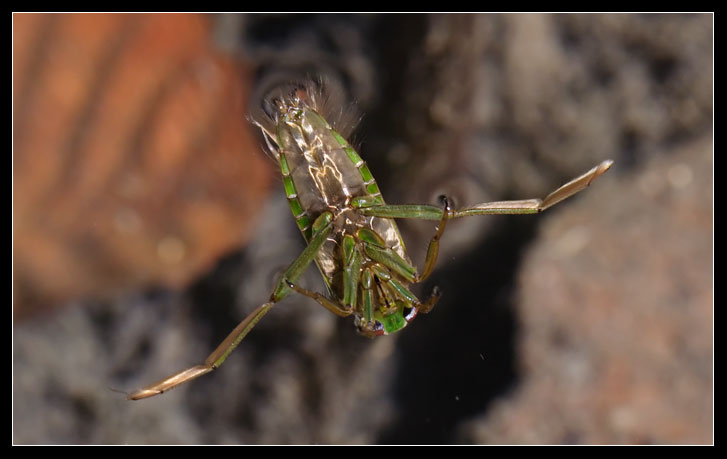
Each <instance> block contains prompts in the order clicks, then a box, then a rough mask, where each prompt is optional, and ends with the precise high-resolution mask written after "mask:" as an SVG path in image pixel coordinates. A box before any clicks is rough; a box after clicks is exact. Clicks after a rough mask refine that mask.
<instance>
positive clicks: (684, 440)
mask: <svg viewBox="0 0 727 459" xmlns="http://www.w3.org/2000/svg"><path fill="white" fill-rule="evenodd" d="M615 168H618V164H616V165H615ZM712 174H713V162H712V142H711V136H709V137H704V138H702V139H701V140H699V141H695V142H691V143H690V144H688V145H684V146H681V147H679V148H677V149H675V151H673V152H672V153H671V154H670V155H664V156H660V157H659V158H658V159H656V160H654V161H650V162H649V163H648V164H646V165H645V167H643V168H642V169H641V170H640V172H639V173H638V174H631V175H628V176H624V177H623V178H621V179H619V180H618V181H617V180H614V178H615V177H614V178H611V177H609V176H608V175H607V176H604V178H603V179H601V181H600V182H599V183H598V187H597V188H598V189H596V187H595V185H594V188H592V189H590V190H588V196H587V197H584V198H583V200H582V201H581V202H579V203H577V205H574V206H572V208H570V209H568V210H566V211H564V212H562V213H561V214H560V215H559V216H558V218H554V219H552V220H548V222H547V223H546V225H545V226H544V228H543V231H542V233H541V240H540V242H539V243H538V244H537V245H536V246H535V247H534V249H533V250H532V252H531V254H530V257H529V259H528V261H527V263H526V264H525V266H524V269H523V272H522V275H521V277H520V282H521V286H522V290H521V297H520V302H519V310H520V315H521V318H522V322H521V325H522V330H521V332H520V334H521V336H522V338H521V339H522V349H521V358H522V373H523V374H522V378H523V383H522V385H521V386H519V387H518V388H517V390H516V391H515V392H514V393H513V394H511V395H510V396H508V397H504V398H502V399H501V400H500V401H499V402H498V403H496V404H495V406H494V408H493V409H492V410H491V411H490V412H489V413H487V415H485V416H482V417H481V418H480V419H479V420H478V421H475V422H473V423H472V424H471V425H470V427H469V432H470V434H471V437H470V441H473V442H477V443H588V444H593V443H597V444H614V443H620V444H631V443H637V444H643V443H651V444H653V443H659V444H674V443H677V444H705V443H706V444H709V443H712V442H713V441H714V438H713V437H712V419H713V401H714V400H713V397H712V394H713V390H714V388H713V385H712V381H713V379H712V378H713V374H712V370H713V349H712V342H713V339H714V335H713V303H714V296H713V295H714V291H713V283H712V282H713V276H714V273H713V264H712V263H713V253H714V252H713V249H714V247H713V232H712V228H713V220H712V210H713V195H712V190H713V182H712ZM594 207H595V208H597V209H600V212H599V213H598V216H597V217H595V216H594V214H593V213H590V212H589V209H592V208H594Z"/></svg>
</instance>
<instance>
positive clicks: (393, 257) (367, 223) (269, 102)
mask: <svg viewBox="0 0 727 459" xmlns="http://www.w3.org/2000/svg"><path fill="white" fill-rule="evenodd" d="M328 104H330V100H329V98H328V94H327V93H326V92H325V89H324V88H323V87H322V85H321V84H319V83H314V82H305V83H300V84H289V85H284V86H281V87H279V88H277V89H276V90H274V91H271V92H270V93H269V94H268V96H267V97H266V98H265V100H264V102H263V110H262V112H261V113H260V115H259V116H255V118H254V119H253V123H254V124H255V125H256V126H258V127H259V128H260V129H261V131H262V133H263V136H264V137H265V142H266V144H267V147H268V149H269V151H270V154H271V155H272V156H273V157H274V158H275V159H276V161H277V162H278V164H279V166H280V172H281V175H282V179H283V186H284V189H285V195H286V197H287V200H288V204H289V205H290V209H291V211H292V213H293V217H294V219H295V222H296V224H297V225H298V228H299V229H300V231H301V233H302V234H303V238H304V239H305V241H306V244H307V245H306V247H305V249H304V250H303V252H302V253H301V254H300V255H298V257H297V258H296V259H295V260H293V262H292V263H291V264H290V265H289V266H288V267H287V269H286V270H285V271H284V273H283V275H282V276H281V278H280V279H279V280H278V282H277V284H276V286H275V288H274V290H273V292H272V293H271V295H270V298H269V300H268V302H267V303H265V304H262V305H260V306H258V307H257V308H256V309H255V310H254V311H253V312H252V313H250V314H249V315H248V316H247V317H246V318H245V319H244V320H243V321H242V322H240V324H238V325H237V327H235V329H234V330H233V331H232V332H231V333H230V334H229V335H228V336H227V338H225V340H224V341H223V342H222V343H221V344H220V345H219V346H218V347H217V349H215V350H214V351H213V352H212V353H211V354H210V355H209V356H208V357H207V359H206V360H205V362H204V363H202V364H200V365H195V366H193V367H190V368H188V369H186V370H183V371H181V372H179V373H176V374H174V375H172V376H170V377H168V378H165V379H163V380H161V381H158V382H155V383H153V384H150V385H148V386H146V387H144V388H142V389H139V390H137V391H134V392H132V393H130V394H128V397H127V398H128V399H130V400H140V399H144V398H148V397H152V396H154V395H159V394H161V393H163V392H165V391H167V390H169V389H172V388H174V387H176V386H178V385H180V384H183V383H185V382H188V381H191V380H192V379H195V378H197V377H199V376H202V375H204V374H206V373H209V372H210V371H212V370H214V369H216V368H217V367H219V366H220V365H221V364H222V363H223V362H224V361H225V359H227V357H228V356H229V355H230V353H231V352H232V351H233V350H234V349H235V348H236V347H237V345H238V344H239V343H240V342H241V341H242V340H243V339H244V338H245V336H247V334H248V333H249V332H250V331H251V330H252V329H253V327H255V325H256V324H257V323H258V322H259V321H260V320H261V319H262V318H263V317H264V316H265V315H266V314H267V313H268V312H269V311H270V310H271V309H272V307H273V306H274V305H275V304H276V303H278V302H279V301H281V300H282V299H283V298H285V297H287V296H288V295H289V294H290V293H292V292H297V293H299V294H301V295H304V296H307V297H309V298H311V299H313V300H314V301H316V302H318V303H319V304H320V305H321V306H323V307H324V308H326V309H328V310H329V311H331V312H332V313H334V314H336V315H339V316H341V317H347V316H353V319H354V324H355V326H356V328H357V329H358V331H359V332H360V333H361V334H362V335H365V336H368V337H376V336H380V335H387V334H391V333H395V332H397V331H399V330H401V329H402V328H404V327H405V326H406V325H407V324H408V323H409V322H411V321H412V320H413V319H414V317H415V316H416V315H417V314H419V313H428V312H429V311H430V310H431V309H432V308H433V307H434V305H435V304H436V302H437V300H438V299H439V296H440V291H439V289H438V288H436V287H435V288H434V290H433V291H432V293H431V295H430V296H429V297H428V298H427V299H425V300H423V301H421V300H420V299H419V298H417V296H416V295H414V294H413V293H412V292H411V290H410V289H409V286H410V285H411V284H416V283H419V282H422V281H423V280H425V279H426V278H427V277H429V275H430V274H431V273H432V271H433V269H434V266H435V264H436V261H437V255H438V253H439V240H440V238H441V237H442V235H443V234H444V231H445V228H446V226H447V224H448V222H449V220H451V219H455V218H460V217H467V216H473V215H492V214H532V213H537V212H541V211H543V210H545V209H547V208H549V207H551V206H553V205H555V204H557V203H558V202H560V201H562V200H564V199H566V198H568V197H570V196H572V195H574V194H576V193H578V192H579V191H581V190H583V189H584V188H586V187H587V186H588V185H590V184H591V183H592V182H593V181H594V180H595V179H597V178H598V177H599V176H601V175H602V174H603V173H604V172H606V171H607V170H608V169H609V168H610V167H611V164H612V163H613V162H612V161H610V160H607V161H603V162H602V163H601V164H599V165H597V166H596V167H594V168H593V169H591V170H589V171H588V172H586V173H585V174H583V175H581V176H580V177H577V178H575V179H573V180H571V181H570V182H568V183H566V184H565V185H563V186H562V187H560V188H558V189H557V190H555V191H553V192H552V193H551V194H549V195H548V196H546V197H545V198H544V199H542V200H541V199H526V200H520V201H500V202H487V203H481V204H476V205H473V206H470V207H465V208H462V209H454V208H453V207H452V206H451V203H450V200H449V199H448V198H447V197H446V196H442V197H441V206H439V207H437V206H431V205H426V204H405V205H389V204H386V203H385V202H384V199H383V197H382V195H381V191H380V190H379V187H378V185H377V184H376V180H374V177H373V175H372V174H371V171H370V170H369V168H368V166H367V165H366V162H365V161H364V160H363V159H361V157H360V156H359V155H358V153H357V152H356V151H355V150H354V148H353V147H351V145H350V144H349V143H348V142H347V140H346V139H345V138H344V136H343V135H341V134H340V133H339V132H337V131H336V130H335V129H334V128H333V127H332V126H331V125H330V124H329V123H328V121H326V118H325V117H324V114H325V113H326V106H327V105H328ZM397 218H410V219H424V220H434V221H437V222H438V226H437V228H436V230H435V232H434V235H433V236H432V238H431V240H430V242H429V246H428V249H427V254H426V258H425V261H424V266H423V268H422V271H421V273H419V271H418V270H417V268H416V267H415V266H414V264H413V263H412V261H411V259H410V258H409V256H408V255H407V252H406V248H405V245H404V241H403V240H402V238H401V234H400V233H399V229H398V228H397V226H396V223H395V221H394V220H395V219H397ZM313 261H315V264H316V265H317V266H318V269H319V271H320V272H321V274H322V276H323V280H324V281H325V284H326V287H327V290H328V292H327V294H322V293H319V292H313V291H310V290H307V289H305V288H302V287H301V286H299V285H297V284H296V282H297V281H298V279H299V278H300V276H301V275H302V274H303V272H304V271H305V270H306V269H307V268H308V266H309V265H310V264H311V262H313Z"/></svg>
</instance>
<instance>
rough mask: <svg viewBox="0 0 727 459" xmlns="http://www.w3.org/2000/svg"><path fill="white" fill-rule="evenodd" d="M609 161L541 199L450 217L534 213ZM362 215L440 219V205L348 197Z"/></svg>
mask: <svg viewBox="0 0 727 459" xmlns="http://www.w3.org/2000/svg"><path fill="white" fill-rule="evenodd" d="M612 164H613V161H611V160H607V161H603V162H602V163H601V164H599V165H598V166H596V167H594V168H593V169H591V170H589V171H588V172H586V173H585V174H583V175H581V176H579V177H576V178H575V179H573V180H571V181H570V182H568V183H566V184H565V185H563V186H561V187H560V188H558V189H557V190H555V191H553V192H552V193H550V194H549V195H548V196H546V197H545V198H544V199H524V200H519V201H497V202H485V203H481V204H476V205H474V206H470V207H466V208H463V209H457V210H453V211H452V215H451V216H450V218H460V217H468V216H470V215H493V214H534V213H537V212H542V211H544V210H545V209H548V208H550V207H552V206H554V205H555V204H557V203H559V202H560V201H562V200H564V199H567V198H569V197H571V196H573V195H574V194H576V193H578V192H580V191H582V190H584V189H585V188H587V187H588V186H589V185H590V184H591V183H593V181H594V180H596V179H597V178H598V177H600V176H601V175H603V173H604V172H606V171H607V170H608V169H609V168H610V167H611V165H612ZM352 204H353V205H354V206H355V207H358V208H359V211H360V212H361V213H362V214H363V215H368V216H374V217H384V218H418V219H423V220H441V219H442V214H443V211H442V209H440V208H438V207H435V206H430V205H426V204H399V205H389V204H384V205H377V204H374V203H371V202H370V201H368V200H366V199H360V200H356V199H354V200H353V201H352Z"/></svg>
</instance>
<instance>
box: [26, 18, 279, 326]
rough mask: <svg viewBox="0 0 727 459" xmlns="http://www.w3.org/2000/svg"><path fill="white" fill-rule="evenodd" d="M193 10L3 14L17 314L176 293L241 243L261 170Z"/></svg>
mask: <svg viewBox="0 0 727 459" xmlns="http://www.w3.org/2000/svg"><path fill="white" fill-rule="evenodd" d="M210 32H211V21H210V18H209V17H208V16H204V15H196V14H193V15H183V14H179V15H176V14H175V15H166V14H150V15H146V14H133V15H126V14H62V15H60V14H59V15H45V14H16V15H14V16H13V38H14V41H13V85H14V86H13V97H14V101H13V115H14V124H13V128H14V130H13V134H14V151H13V161H14V165H13V174H14V183H13V217H14V258H13V260H14V263H13V264H14V298H15V301H14V311H15V314H16V316H22V315H24V314H29V313H32V312H33V311H35V310H37V309H40V308H46V307H49V306H53V305H57V304H60V303H62V302H63V301H66V300H68V299H71V298H74V297H77V296H86V295H107V294H110V293H113V292H114V291H118V290H120V289H124V288H129V287H138V286H144V285H152V284H163V285H167V286H175V287H176V286H180V285H182V284H184V283H185V282H187V281H188V280H189V279H190V278H191V277H193V276H195V275H197V274H199V273H200V272H201V271H203V270H205V269H207V268H208V267H209V266H210V265H211V263H212V262H213V261H214V260H215V259H217V258H218V257H219V256H220V255H221V254H223V253H225V252H227V251H229V250H231V249H232V248H234V247H237V246H240V245H241V244H243V243H244V241H245V239H246V238H247V236H248V235H249V233H250V228H251V226H252V225H253V224H254V223H255V219H254V217H255V215H256V213H257V211H258V209H259V207H260V206H259V203H260V201H261V196H263V195H264V194H265V193H266V190H267V185H268V178H269V168H268V165H267V164H266V161H267V160H266V158H265V157H264V155H262V154H261V153H260V149H259V144H258V141H257V140H256V139H254V138H253V137H252V136H251V130H250V127H249V123H248V122H247V121H246V120H245V111H246V100H247V94H248V86H249V77H248V75H247V74H246V72H245V70H244V68H242V67H241V66H240V65H239V64H238V63H236V62H235V61H233V59H231V58H230V57H228V56H224V55H221V54H220V53H217V52H216V51H215V50H214V49H213V47H212V45H211V42H210Z"/></svg>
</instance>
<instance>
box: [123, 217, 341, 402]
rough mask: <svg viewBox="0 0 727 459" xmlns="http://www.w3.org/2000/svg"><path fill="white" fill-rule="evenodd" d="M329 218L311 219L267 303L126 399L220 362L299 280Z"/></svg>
mask: <svg viewBox="0 0 727 459" xmlns="http://www.w3.org/2000/svg"><path fill="white" fill-rule="evenodd" d="M331 220H332V215H331V213H330V212H325V213H323V214H321V216H319V217H318V218H317V219H316V221H315V223H314V233H313V238H312V239H311V241H310V243H309V244H308V246H307V247H306V248H305V249H304V250H303V252H302V253H301V254H300V255H299V256H298V258H296V259H295V261H293V263H291V264H290V266H288V268H287V269H286V270H285V273H284V274H283V276H282V278H281V279H280V281H278V283H277V285H276V287H275V290H273V293H272V294H271V295H270V300H269V301H268V302H267V303H265V304H263V305H261V306H258V307H257V308H256V309H255V310H254V311H253V312H252V313H250V314H249V315H248V316H247V317H245V319H243V321H242V322H240V323H239V324H238V325H237V327H235V329H234V330H232V332H231V333H230V334H229V335H227V338H225V340H224V341H222V343H220V345H219V346H217V349H215V350H214V351H213V352H212V353H211V354H210V355H209V356H208V357H207V358H206V359H205V361H204V363H202V364H200V365H195V366H192V367H190V368H187V369H186V370H182V371H180V372H178V373H175V374H173V375H171V376H169V377H168V378H165V379H162V380H161V381H157V382H155V383H153V384H150V385H148V386H146V387H144V388H142V389H139V390H136V391H134V392H131V393H130V394H128V395H127V397H126V398H127V399H128V400H141V399H144V398H149V397H153V396H155V395H159V394H163V393H164V392H166V391H168V390H170V389H173V388H175V387H177V386H179V385H180V384H184V383H186V382H189V381H191V380H193V379H196V378H199V377H200V376H202V375H205V374H207V373H209V372H211V371H212V370H215V369H217V368H218V367H219V366H220V365H222V363H223V362H224V361H225V360H226V359H227V357H228V356H229V355H230V354H231V353H232V351H234V350H235V348H236V347H237V345H238V344H240V342H241V341H242V340H243V339H244V338H245V336H247V334H248V333H250V331H251V330H252V329H253V328H254V327H255V325H257V323H258V322H259V321H260V319H262V318H263V317H264V316H265V314H267V313H268V312H269V311H270V309H271V308H272V307H273V306H274V305H275V304H276V303H278V302H279V301H281V300H282V299H283V298H285V297H286V296H288V295H289V294H290V292H291V287H290V286H289V285H288V284H289V283H292V282H295V281H296V280H298V278H299V277H300V276H301V275H302V274H303V272H304V271H305V269H306V268H307V267H308V266H309V265H310V263H311V261H313V259H314V258H315V256H316V254H317V253H318V250H320V248H321V246H322V245H323V243H324V242H325V241H326V239H327V238H328V236H329V235H330V234H331V232H332V231H333V225H332V224H331Z"/></svg>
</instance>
